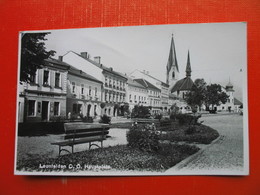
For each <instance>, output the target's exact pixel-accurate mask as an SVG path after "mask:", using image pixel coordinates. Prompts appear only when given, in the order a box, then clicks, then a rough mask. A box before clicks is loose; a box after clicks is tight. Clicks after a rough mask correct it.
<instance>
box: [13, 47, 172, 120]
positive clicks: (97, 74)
mask: <svg viewBox="0 0 260 195" xmlns="http://www.w3.org/2000/svg"><path fill="white" fill-rule="evenodd" d="M138 73H140V74H138ZM168 87H169V86H168V85H167V84H166V83H163V82H162V81H159V80H158V79H155V78H154V77H152V76H151V75H149V74H147V73H144V72H141V71H137V74H131V75H129V76H127V75H126V74H122V73H120V72H117V71H115V70H113V68H111V67H106V66H104V65H103V64H101V58H100V57H94V59H93V60H92V59H90V58H89V55H88V53H87V52H82V53H80V54H78V53H75V52H73V51H70V52H68V53H66V54H65V55H64V56H59V59H52V58H50V59H46V60H45V64H44V65H43V66H42V67H41V68H40V69H38V70H37V71H36V74H35V75H32V76H31V82H30V83H20V85H19V105H18V121H19V122H40V121H56V120H59V119H61V118H71V117H79V116H80V115H81V116H92V117H93V116H100V115H103V114H106V115H109V116H117V115H118V114H119V115H124V114H125V112H126V109H128V108H129V110H130V111H131V110H132V109H133V108H134V106H135V105H143V106H147V107H149V108H150V109H151V112H152V113H154V114H156V113H159V112H161V110H162V109H165V110H167V109H169V107H170V105H169V102H168V101H169V94H168Z"/></svg>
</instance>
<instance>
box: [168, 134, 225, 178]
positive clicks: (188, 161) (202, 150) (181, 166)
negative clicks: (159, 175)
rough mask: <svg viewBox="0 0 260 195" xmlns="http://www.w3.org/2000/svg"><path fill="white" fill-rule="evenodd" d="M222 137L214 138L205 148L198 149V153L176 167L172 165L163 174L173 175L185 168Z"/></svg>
mask: <svg viewBox="0 0 260 195" xmlns="http://www.w3.org/2000/svg"><path fill="white" fill-rule="evenodd" d="M223 137H224V136H223V135H220V136H219V137H218V138H216V139H215V140H213V141H212V142H211V143H210V144H209V145H208V146H206V147H205V148H203V149H200V150H199V151H198V152H196V153H195V154H193V155H191V156H189V157H188V158H186V159H184V160H182V161H181V162H179V163H177V164H176V165H174V166H173V167H171V168H169V169H167V170H166V171H165V173H173V172H174V171H178V170H179V169H181V168H183V167H185V166H186V165H187V164H189V163H190V162H192V161H193V160H195V159H196V158H197V157H198V156H199V155H200V154H202V153H203V152H204V151H205V150H206V149H208V148H209V147H211V146H212V145H213V144H215V143H216V142H217V141H219V140H220V139H221V138H223Z"/></svg>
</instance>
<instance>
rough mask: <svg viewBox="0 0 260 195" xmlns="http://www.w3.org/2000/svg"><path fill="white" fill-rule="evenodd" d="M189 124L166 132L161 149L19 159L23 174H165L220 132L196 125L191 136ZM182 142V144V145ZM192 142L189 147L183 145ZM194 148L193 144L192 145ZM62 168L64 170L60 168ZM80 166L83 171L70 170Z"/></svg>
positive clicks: (129, 124) (106, 150) (123, 148)
mask: <svg viewBox="0 0 260 195" xmlns="http://www.w3.org/2000/svg"><path fill="white" fill-rule="evenodd" d="M131 127H132V122H125V123H116V124H111V127H110V128H131ZM187 128H188V126H187V125H179V124H178V123H174V124H173V125H171V126H169V127H166V128H164V129H163V132H162V134H161V135H159V140H160V141H159V150H157V151H149V152H148V151H142V150H140V149H138V148H132V147H129V146H127V145H117V146H113V147H108V148H103V149H92V150H87V151H83V152H77V153H74V154H67V155H63V156H60V157H57V158H46V156H45V157H44V156H42V157H41V156H39V157H38V158H37V159H27V160H19V159H17V170H19V171H45V172H51V171H56V172H57V171H73V172H75V171H77V170H79V171H82V170H83V171H84V170H86V171H87V170H90V169H89V167H93V166H94V167H95V166H99V167H103V166H107V167H109V169H113V170H117V171H127V170H134V171H156V172H163V171H165V170H167V169H169V168H171V167H173V166H174V165H175V164H177V163H179V162H180V161H182V160H183V159H185V158H187V157H188V156H190V155H192V154H194V153H196V152H197V151H198V150H199V148H198V147H197V146H195V144H196V143H200V144H209V143H211V142H212V141H213V140H215V139H216V138H217V137H218V136H219V133H218V132H217V131H216V130H214V129H212V128H210V127H208V126H205V125H196V126H195V130H194V131H193V132H192V133H187ZM139 136H140V135H139V134H138V135H137V136H136V137H137V138H138V137H139ZM165 140H167V142H164V141H165ZM178 142H182V143H178ZM183 142H184V143H188V144H183ZM190 143H192V144H194V145H192V144H190ZM45 165H49V167H44V168H42V166H45ZM58 165H62V166H63V168H62V169H61V168H60V167H57V166H58ZM70 165H72V167H75V166H76V165H77V166H79V169H76V170H75V169H73V168H71V167H70Z"/></svg>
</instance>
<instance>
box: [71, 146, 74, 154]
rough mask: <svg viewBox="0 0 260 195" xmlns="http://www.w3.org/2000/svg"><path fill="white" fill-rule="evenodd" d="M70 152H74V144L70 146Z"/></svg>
mask: <svg viewBox="0 0 260 195" xmlns="http://www.w3.org/2000/svg"><path fill="white" fill-rule="evenodd" d="M71 151H72V154H73V153H74V145H72V146H71Z"/></svg>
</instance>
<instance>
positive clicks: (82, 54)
mask: <svg viewBox="0 0 260 195" xmlns="http://www.w3.org/2000/svg"><path fill="white" fill-rule="evenodd" d="M80 55H81V56H82V57H83V58H85V59H88V52H81V53H80Z"/></svg>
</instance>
